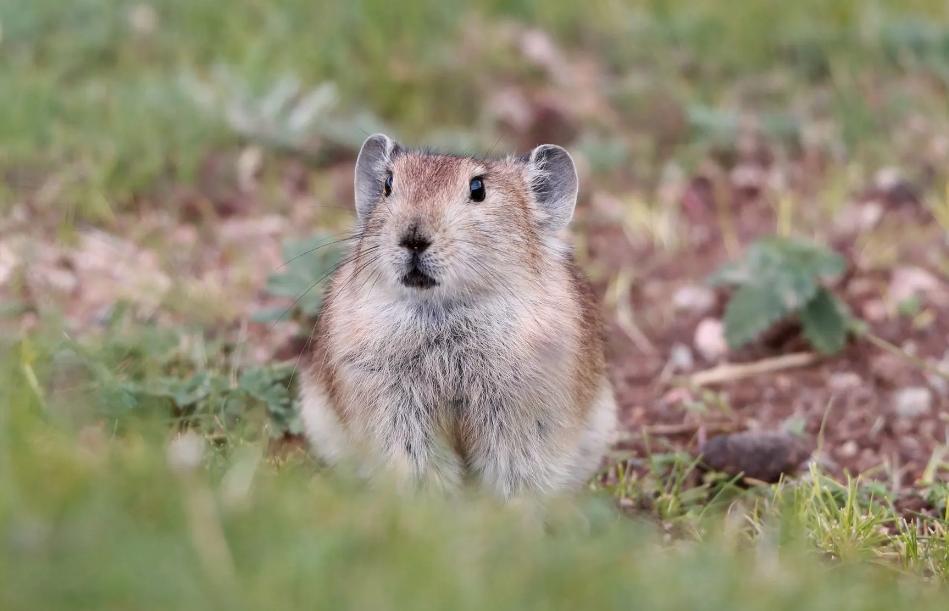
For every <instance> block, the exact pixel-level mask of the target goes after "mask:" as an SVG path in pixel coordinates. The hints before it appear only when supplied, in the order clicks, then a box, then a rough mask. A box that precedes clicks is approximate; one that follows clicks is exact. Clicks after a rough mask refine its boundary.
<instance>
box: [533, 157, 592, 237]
mask: <svg viewBox="0 0 949 611" xmlns="http://www.w3.org/2000/svg"><path fill="white" fill-rule="evenodd" d="M522 160H523V161H524V163H525V164H526V165H527V169H528V181H529V183H530V188H531V191H532V192H533V194H534V199H535V201H536V202H537V207H538V208H539V209H540V213H541V215H542V216H541V219H540V225H541V227H544V228H545V229H548V230H550V231H559V230H561V229H563V228H564V227H566V226H567V225H569V224H570V219H572V218H573V209H574V208H575V207H576V205H577V191H578V188H579V182H580V181H579V179H578V178H577V168H576V166H575V165H574V164H573V158H572V157H571V156H570V153H568V152H567V151H566V150H565V149H563V148H562V147H559V146H557V145H556V144H542V145H540V146H538V147H536V148H535V149H534V150H532V151H531V152H530V153H529V154H528V155H526V156H525V157H523V158H522Z"/></svg>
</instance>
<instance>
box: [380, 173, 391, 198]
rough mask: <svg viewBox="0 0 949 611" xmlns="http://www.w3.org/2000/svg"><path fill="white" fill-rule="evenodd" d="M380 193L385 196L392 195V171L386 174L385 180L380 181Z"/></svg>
mask: <svg viewBox="0 0 949 611" xmlns="http://www.w3.org/2000/svg"><path fill="white" fill-rule="evenodd" d="M382 194H383V195H385V196H386V197H389V196H390V195H392V172H389V173H388V174H386V181H385V182H384V183H382Z"/></svg>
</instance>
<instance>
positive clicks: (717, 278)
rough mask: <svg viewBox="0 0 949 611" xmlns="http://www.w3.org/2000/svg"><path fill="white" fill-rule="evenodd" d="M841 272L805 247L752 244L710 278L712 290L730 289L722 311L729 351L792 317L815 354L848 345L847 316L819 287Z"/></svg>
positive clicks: (838, 262)
mask: <svg viewBox="0 0 949 611" xmlns="http://www.w3.org/2000/svg"><path fill="white" fill-rule="evenodd" d="M844 268H845V262H844V260H843V258H842V257H841V256H840V255H838V254H837V253H835V252H833V251H830V250H828V249H826V248H822V247H820V246H815V245H813V244H808V243H806V242H802V241H798V240H793V239H788V238H778V237H770V238H765V239H763V240H760V241H758V242H755V243H754V244H752V245H751V247H749V248H748V251H747V253H746V254H745V256H744V257H743V258H742V259H741V260H740V261H737V262H735V263H730V264H728V265H725V266H724V267H722V268H721V269H719V270H718V271H717V272H716V273H715V274H713V275H712V276H711V278H710V279H709V280H710V282H711V283H712V284H713V285H717V286H731V287H734V288H735V292H734V294H733V295H732V297H731V299H730V300H729V302H728V305H727V307H726V309H725V321H724V322H725V339H726V340H727V341H728V344H729V346H731V347H732V348H739V347H741V346H743V345H745V344H747V343H748V342H750V341H752V340H754V339H755V338H757V337H759V336H760V335H761V333H763V332H764V331H766V330H767V329H768V328H769V327H770V326H771V325H773V324H774V323H776V322H777V321H779V320H781V319H783V318H785V317H787V316H792V315H796V316H797V317H798V318H799V319H800V321H801V326H802V328H803V331H804V335H805V337H807V339H808V341H809V342H810V343H811V345H812V346H813V347H814V348H815V349H817V350H818V351H820V352H823V353H825V354H832V353H834V352H837V351H839V350H840V349H841V348H843V346H844V343H845V342H846V340H847V331H848V328H849V316H848V314H847V311H846V307H845V306H844V304H842V303H841V302H840V301H839V300H838V299H837V298H836V297H835V296H834V295H833V293H831V292H830V291H829V290H828V289H827V288H826V287H825V286H824V283H826V282H828V281H830V280H832V279H834V278H836V277H838V276H839V275H840V274H841V273H843V271H844Z"/></svg>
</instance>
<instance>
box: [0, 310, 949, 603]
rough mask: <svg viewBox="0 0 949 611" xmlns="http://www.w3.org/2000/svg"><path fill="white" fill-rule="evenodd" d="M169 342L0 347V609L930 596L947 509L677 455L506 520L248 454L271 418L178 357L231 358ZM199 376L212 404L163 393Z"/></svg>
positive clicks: (466, 501)
mask: <svg viewBox="0 0 949 611" xmlns="http://www.w3.org/2000/svg"><path fill="white" fill-rule="evenodd" d="M46 328H47V329H50V328H51V327H50V326H47V327H46ZM184 337H185V338H186V339H184V341H178V342H175V343H171V342H170V341H169V338H170V334H168V333H166V332H160V331H157V330H148V329H146V328H143V327H141V326H133V327H131V328H129V327H127V326H123V325H122V324H121V323H120V322H119V321H116V322H115V323H114V326H112V327H110V328H108V329H107V330H106V331H105V332H104V333H103V335H101V336H100V337H99V338H98V339H96V340H87V341H86V343H85V344H84V345H77V344H76V343H74V342H72V341H70V340H63V339H60V338H61V336H59V335H58V334H57V333H53V332H51V333H50V334H49V336H47V337H45V338H44V337H42V336H41V335H40V336H36V337H35V339H34V340H33V341H20V342H17V343H16V344H9V343H8V344H5V345H4V350H3V352H4V354H5V357H4V358H3V359H2V362H3V370H2V378H0V389H2V395H0V404H2V405H3V406H4V409H3V410H0V541H2V546H0V606H2V607H3V608H5V609H35V608H75V609H82V608H89V609H110V608H116V609H119V608H128V607H129V606H132V607H135V608H140V609H151V608H154V609H161V608H178V609H190V608H196V609H197V608H218V607H220V608H229V609H233V608H247V609H255V608H262V607H276V608H288V609H291V608H314V607H315V608H323V607H325V608H381V609H385V608H393V609H395V608H400V609H401V608H406V607H407V606H408V607H412V608H471V609H481V608H498V609H501V608H524V607H525V606H526V607H528V608H540V609H559V608H565V609H566V608H576V607H579V606H591V607H595V608H622V607H626V606H628V605H629V604H630V603H631V601H635V602H636V604H637V605H642V606H644V608H650V609H653V608H655V609H664V608H669V609H673V608H696V606H698V607H700V608H707V609H775V608H779V609H834V610H839V609H891V608H917V609H923V610H925V609H941V608H942V607H941V605H942V604H943V603H944V601H945V596H947V595H949V514H947V515H943V516H940V517H935V518H934V517H927V516H925V515H919V516H913V515H908V516H905V517H904V516H901V515H900V514H899V513H898V512H897V511H896V509H895V507H894V506H893V505H892V503H891V499H890V497H889V495H888V492H887V490H886V488H885V487H883V486H881V485H879V484H870V483H861V482H859V481H858V480H851V481H849V482H847V483H844V484H840V483H838V482H836V481H834V480H832V479H831V478H829V477H827V476H825V475H823V474H821V473H820V472H819V471H818V470H817V469H814V470H812V471H811V473H810V474H809V475H805V477H803V478H802V479H801V480H799V481H795V482H785V483H782V484H779V485H776V486H756V487H752V488H750V489H745V488H741V487H739V486H737V485H736V481H735V480H734V479H729V478H726V477H724V476H721V475H716V474H707V475H705V476H704V477H699V481H698V483H697V484H696V483H695V482H692V483H687V480H688V479H690V478H695V477H697V473H696V472H695V467H696V463H695V461H693V460H692V459H691V458H689V457H687V456H684V455H681V454H662V453H659V452H655V453H653V454H652V456H650V457H649V463H648V464H647V465H646V468H645V469H636V468H634V466H635V461H633V462H631V463H627V462H619V463H617V464H616V465H615V466H614V467H611V473H610V474H607V477H606V479H605V481H606V482H607V483H605V484H602V485H599V486H597V488H598V489H599V490H598V492H597V493H596V494H591V495H583V496H581V497H580V498H577V499H562V500H555V501H552V502H550V503H548V504H546V505H545V506H541V505H537V504H533V503H523V504H518V505H515V506H511V507H502V506H499V505H497V504H496V503H494V502H493V501H491V500H490V499H487V498H483V497H480V496H478V495H477V494H476V493H474V492H472V491H469V492H466V493H464V494H461V495H459V496H456V497H451V498H446V497H429V496H406V495H404V494H403V495H399V494H396V493H395V492H393V491H392V490H390V489H388V488H386V486H385V485H384V483H382V484H377V485H372V486H370V485H367V484H365V483H362V482H360V481H358V480H356V479H350V478H348V477H347V476H346V473H345V472H343V473H336V472H326V471H320V470H319V469H317V468H316V465H315V464H314V463H312V462H311V461H310V460H309V459H308V458H307V457H306V455H305V454H304V453H303V452H302V450H300V449H292V448H291V449H289V450H288V449H284V450H282V451H280V452H278V453H276V454H274V453H272V452H270V451H269V450H268V447H270V442H268V435H267V434H266V432H265V431H267V430H268V429H270V430H274V427H275V420H274V419H273V416H274V413H272V412H271V411H270V409H269V406H268V402H267V401H266V400H261V399H260V398H259V397H258V396H256V395H255V394H254V393H248V392H244V391H243V390H242V387H243V386H244V385H243V384H242V382H241V378H242V377H243V375H242V373H246V372H240V371H233V370H232V369H233V368H232V366H231V364H229V363H228V362H227V360H226V359H222V358H220V357H213V358H212V359H211V360H201V361H198V360H196V357H195V355H197V354H204V353H208V354H212V355H220V354H226V353H228V352H230V351H229V350H227V349H226V348H225V347H223V346H213V345H212V344H207V345H205V346H198V345H197V342H200V341H201V340H200V339H199V338H198V337H195V336H188V335H185V336H184ZM199 362H200V367H201V369H200V370H201V371H203V372H204V373H205V374H206V375H207V376H210V377H211V378H219V382H220V384H219V385H218V386H217V391H216V393H210V394H208V395H206V396H203V397H202V398H201V399H199V400H194V399H193V398H191V399H189V398H183V399H182V398H181V396H180V395H179V394H176V393H175V392H171V391H167V388H168V385H169V384H173V383H174V382H175V381H176V380H177V381H178V382H179V383H181V382H183V381H185V380H187V379H188V378H189V376H190V375H191V374H190V371H191V370H192V369H194V368H197V367H198V366H199V365H198V363H199ZM229 379H230V380H231V381H230V382H228V380H229ZM133 381H134V383H132V382H133ZM162 384H164V386H163V388H165V390H166V392H154V391H146V390H145V389H148V388H155V387H156V386H158V387H162ZM212 386H213V385H212ZM268 416H269V419H268ZM268 421H269V423H268ZM276 422H279V419H278V420H277V421H276ZM174 431H179V433H175V432H174ZM181 431H191V432H187V433H183V434H182V433H181ZM932 494H933V499H934V500H936V502H937V503H939V502H941V503H942V511H944V512H945V511H949V510H947V509H946V505H945V503H946V490H945V488H944V487H943V488H942V489H940V488H939V487H938V485H937V486H934V487H933V489H932ZM611 499H612V501H611ZM617 501H618V502H619V506H620V507H622V508H625V509H626V510H627V511H629V512H631V514H632V515H631V517H624V516H622V515H620V514H619V513H618V512H617V510H616V509H615V505H614V502H617Z"/></svg>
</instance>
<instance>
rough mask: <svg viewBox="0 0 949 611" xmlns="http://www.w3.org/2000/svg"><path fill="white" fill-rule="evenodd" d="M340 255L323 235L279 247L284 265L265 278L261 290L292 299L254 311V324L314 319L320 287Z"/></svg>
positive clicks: (336, 248)
mask: <svg viewBox="0 0 949 611" xmlns="http://www.w3.org/2000/svg"><path fill="white" fill-rule="evenodd" d="M341 256H342V248H340V247H339V245H338V241H334V240H333V238H332V237H330V236H328V235H327V234H325V233H319V234H317V235H314V236H312V237H309V238H304V239H298V240H287V241H286V242H285V243H284V245H283V261H284V264H283V265H282V266H281V267H280V268H279V269H278V270H277V271H275V272H274V273H272V274H270V277H269V278H267V286H266V287H265V289H264V290H265V291H267V293H268V294H270V295H272V296H274V297H283V298H289V299H293V300H294V301H293V303H292V304H291V305H290V306H289V307H288V306H286V305H282V306H277V307H273V308H266V309H263V310H260V311H259V312H256V313H255V314H254V316H253V319H254V320H255V321H256V322H274V321H278V320H283V319H285V318H287V317H288V316H289V317H292V318H307V317H312V316H316V314H317V312H319V310H320V304H322V303H323V292H322V291H321V290H320V286H319V285H320V284H322V282H323V281H324V280H326V279H327V278H328V277H329V274H330V273H331V272H332V270H333V269H335V268H336V265H337V263H339V260H340V258H341Z"/></svg>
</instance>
